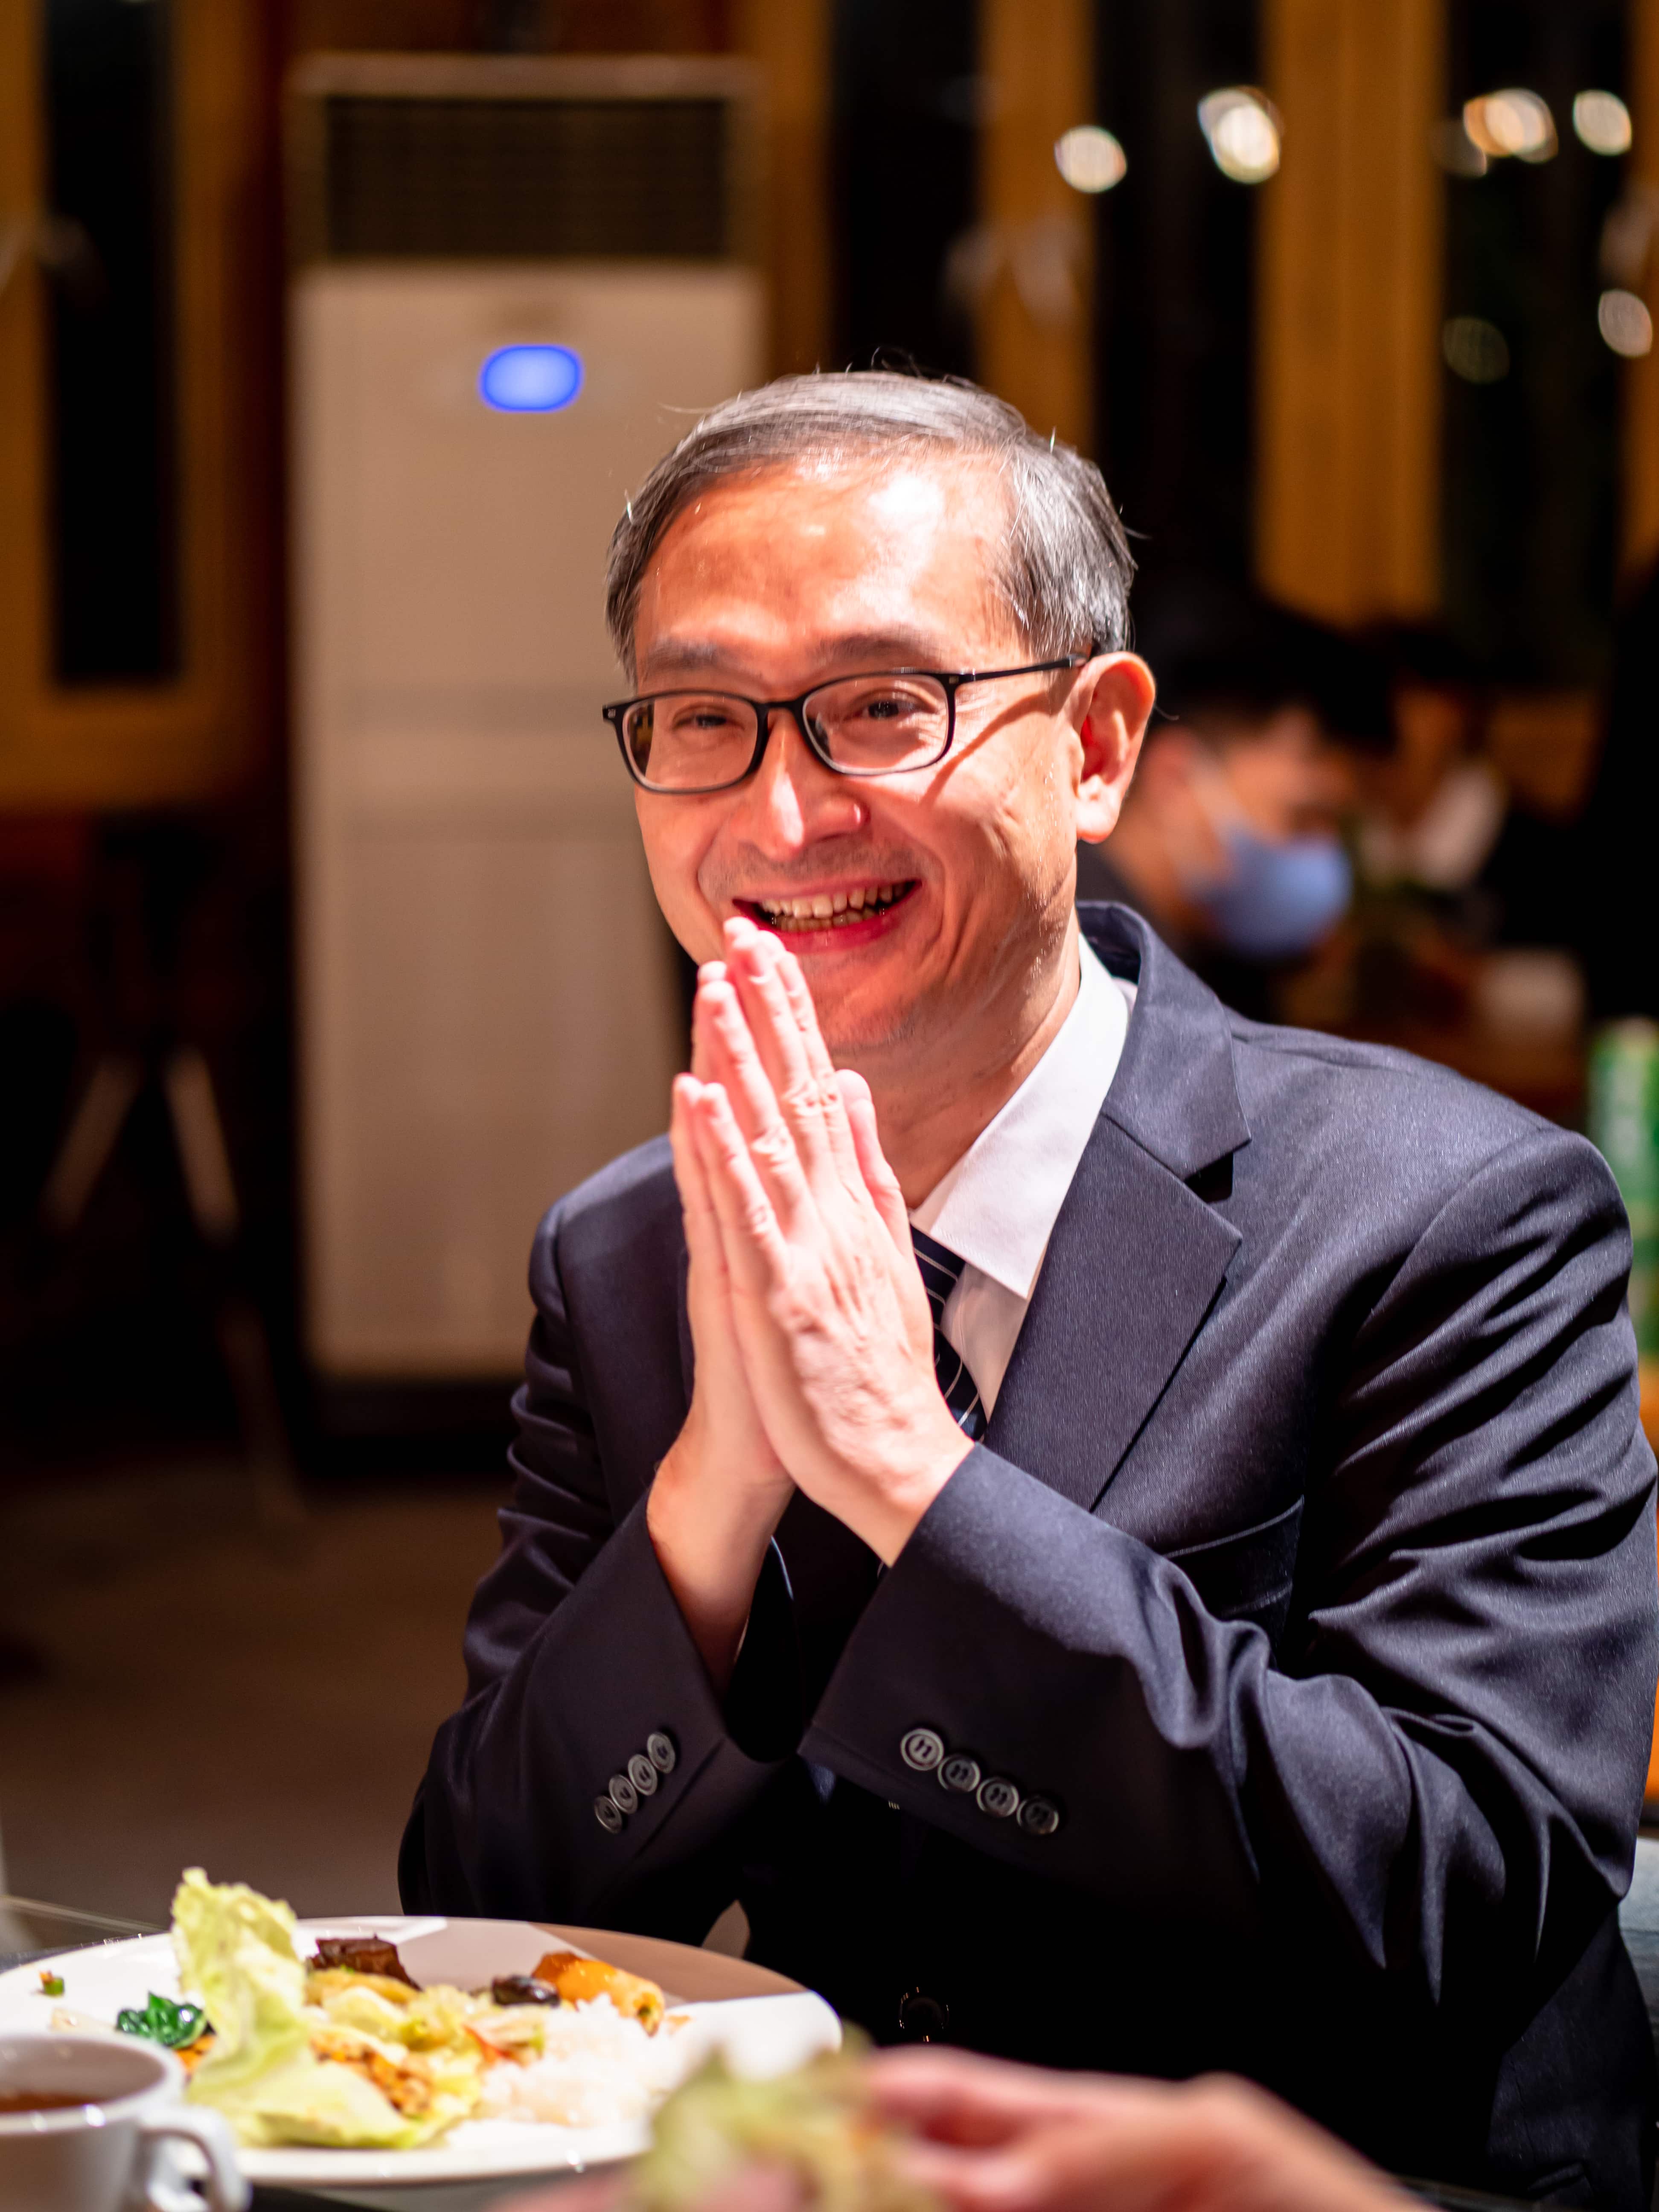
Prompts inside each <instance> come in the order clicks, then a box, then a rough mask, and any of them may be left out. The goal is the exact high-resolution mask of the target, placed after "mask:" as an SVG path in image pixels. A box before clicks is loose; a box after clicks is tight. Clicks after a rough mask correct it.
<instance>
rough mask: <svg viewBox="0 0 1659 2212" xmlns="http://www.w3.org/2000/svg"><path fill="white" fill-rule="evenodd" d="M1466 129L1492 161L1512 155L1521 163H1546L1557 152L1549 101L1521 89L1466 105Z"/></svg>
mask: <svg viewBox="0 0 1659 2212" xmlns="http://www.w3.org/2000/svg"><path fill="white" fill-rule="evenodd" d="M1463 128H1464V129H1465V130H1466V131H1468V134H1469V137H1471V138H1472V139H1473V140H1474V143H1475V144H1476V145H1477V146H1478V147H1479V148H1480V150H1481V152H1482V153H1483V154H1485V155H1488V156H1489V157H1491V158H1492V159H1493V160H1501V159H1503V158H1504V157H1505V156H1507V155H1515V156H1516V159H1517V160H1519V161H1548V160H1549V159H1550V157H1551V155H1553V154H1554V152H1555V151H1556V146H1557V140H1556V135H1555V118H1554V117H1553V115H1552V114H1551V113H1550V110H1549V103H1548V101H1547V100H1541V98H1540V97H1539V95H1538V94H1536V93H1535V92H1528V91H1526V90H1525V89H1524V88H1522V86H1519V85H1511V86H1510V87H1509V88H1507V89H1506V90H1504V91H1503V92H1487V93H1483V94H1481V95H1480V98H1479V99H1478V100H1467V101H1465V103H1464V106H1463Z"/></svg>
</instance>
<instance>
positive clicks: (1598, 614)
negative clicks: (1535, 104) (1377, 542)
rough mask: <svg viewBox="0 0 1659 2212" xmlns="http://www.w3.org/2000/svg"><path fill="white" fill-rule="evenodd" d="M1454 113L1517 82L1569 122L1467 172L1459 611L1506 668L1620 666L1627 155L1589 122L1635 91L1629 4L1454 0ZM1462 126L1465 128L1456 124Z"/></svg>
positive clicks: (1458, 451)
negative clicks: (1615, 343)
mask: <svg viewBox="0 0 1659 2212" xmlns="http://www.w3.org/2000/svg"><path fill="white" fill-rule="evenodd" d="M1447 29H1448V48H1449V51H1448V79H1447V86H1446V115H1447V117H1448V118H1455V117H1457V116H1458V115H1460V114H1461V113H1462V109H1463V105H1464V102H1465V101H1467V100H1474V99H1480V98H1483V97H1484V96H1485V95H1486V94H1491V93H1493V92H1497V91H1500V90H1505V89H1508V88H1516V90H1518V91H1519V92H1522V93H1524V94H1528V95H1530V96H1531V98H1532V99H1533V100H1542V101H1543V102H1544V103H1546V105H1547V109H1548V116H1549V118H1553V150H1552V149H1551V148H1550V145H1549V142H1548V141H1546V144H1545V146H1544V147H1543V148H1541V149H1538V154H1537V155H1535V156H1534V158H1532V159H1524V158H1520V157H1516V156H1508V157H1504V158H1498V159H1490V160H1487V161H1486V163H1485V165H1484V171H1483V172H1482V173H1475V172H1477V171H1481V161H1480V155H1478V154H1475V155H1474V158H1473V159H1472V160H1471V159H1468V158H1467V157H1466V159H1465V162H1464V164H1463V166H1464V167H1465V168H1466V169H1467V170H1468V172H1469V173H1464V174H1458V173H1450V174H1449V175H1448V176H1447V177H1446V179H1445V182H1444V191H1445V199H1446V291H1445V301H1444V318H1445V319H1444V325H1443V331H1442V333H1441V343H1442V352H1443V358H1444V362H1445V367H1444V370H1443V382H1442V391H1443V397H1444V403H1445V422H1444V436H1443V446H1442V451H1443V463H1442V469H1443V479H1442V556H1443V569H1444V580H1445V605H1446V618H1447V621H1448V623H1449V627H1450V628H1451V629H1452V630H1453V632H1454V633H1455V635H1456V637H1457V639H1458V641H1459V642H1460V643H1461V644H1462V646H1463V647H1465V648H1466V649H1467V651H1468V653H1470V654H1471V655H1472V656H1473V658H1474V660H1475V662H1476V664H1477V665H1478V666H1480V668H1481V669H1482V671H1485V672H1486V673H1487V674H1488V675H1490V676H1492V677H1493V678H1498V679H1500V680H1507V681H1510V682H1522V683H1541V684H1569V685H1571V684H1593V683H1595V682H1597V681H1599V680H1600V679H1601V677H1602V676H1603V675H1604V674H1605V672H1606V667H1607V658H1608V654H1609V652H1610V648H1611V638H1612V617H1613V584H1614V556H1615V550H1616V547H1617V544H1618V471H1619V418H1620V404H1619V403H1620V361H1619V357H1618V356H1617V355H1616V354H1614V353H1613V351H1612V349H1610V348H1609V347H1608V346H1607V343H1605V341H1604V340H1603V338H1602V336H1601V331H1600V329H1599V328H1598V326H1597V319H1596V316H1597V303H1598V299H1599V296H1600V295H1601V290H1602V289H1603V287H1604V286H1605V285H1606V284H1607V283H1608V282H1609V281H1610V278H1609V276H1608V275H1607V272H1606V270H1605V269H1604V267H1603V262H1602V240H1603V235H1604V227H1605V225H1606V222H1607V216H1608V212H1609V210H1611V209H1612V207H1613V204H1614V203H1615V202H1616V201H1617V200H1618V198H1619V197H1620V192H1621V191H1623V190H1624V188H1625V185H1626V171H1627V170H1628V167H1629V163H1628V161H1621V160H1617V159H1609V158H1608V157H1607V156H1606V155H1597V154H1595V153H1593V152H1592V151H1591V150H1590V149H1589V147H1587V146H1586V145H1584V144H1583V142H1582V141H1581V140H1580V138H1579V137H1578V135H1577V132H1576V131H1575V130H1574V129H1573V126H1572V121H1571V116H1572V105H1573V100H1574V97H1575V95H1576V94H1578V93H1579V92H1581V91H1583V89H1584V88H1586V87H1595V88H1602V89H1605V90H1607V91H1610V92H1620V93H1622V92H1623V91H1624V90H1625V89H1626V85H1625V76H1626V58H1625V40H1626V25H1625V7H1624V0H1574V4H1573V5H1572V6H1571V7H1563V6H1561V5H1560V4H1559V0H1452V5H1451V7H1450V9H1449V13H1448V16H1447ZM1453 127H1454V128H1455V125H1454V126H1453Z"/></svg>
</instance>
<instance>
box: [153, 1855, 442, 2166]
mask: <svg viewBox="0 0 1659 2212" xmlns="http://www.w3.org/2000/svg"><path fill="white" fill-rule="evenodd" d="M173 1948H175V1950H176V1951H177V1953H178V1954H179V1980H180V1983H181V1984H182V1986H183V1987H184V1989H185V1990H187V1991H188V1992H190V1994H191V1996H194V1997H196V1998H198V1999H199V2000H200V2002H201V2005H202V2008H203V2010H204V2012H205V2013H206V2015H207V2017H208V2020H209V2021H210V2023H211V2025H212V2027H213V2030H214V2043H213V2047H212V2049H211V2050H210V2051H209V2052H208V2054H207V2056H206V2057H204V2059H203V2060H202V2062H201V2063H200V2064H199V2065H198V2066H197V2068H196V2069H195V2072H194V2073H193V2074H192V2075H191V2081H190V2085H189V2088H188V2090H187V2092H186V2094H187V2095H188V2097H189V2098H190V2100H191V2102H192V2103H194V2104H200V2105H208V2106H212V2107H213V2109H214V2110H216V2112H222V2113H223V2114H224V2116H225V2118H227V2119H228V2120H229V2122H230V2123H231V2125H232V2126H233V2127H234V2129H235V2130H236V2133H237V2135H238V2136H239V2137H240V2140H241V2141H242V2142H244V2143H247V2144H250V2145H258V2146H263V2145H266V2144H273V2143H315V2144H323V2145H327V2146H331V2147H341V2148H346V2147H349V2148H360V2147H361V2148H366V2149H404V2148H409V2147H410V2146H412V2145H414V2144H416V2143H421V2142H430V2141H431V2140H432V2139H433V2138H434V2137H435V2136H438V2135H441V2134H442V2132H443V2131H444V2130H446V2129H447V2128H448V2127H450V2126H451V2125H453V2123H454V2122H455V2121H456V2120H458V2119H461V2118H465V2116H466V2115H467V2114H468V2113H469V2112H471V2111H472V2110H473V2109H474V2108H475V2106H477V2100H478V2094H479V2087H480V2076H481V2073H482V2068H483V2061H482V2057H481V2056H480V2054H479V2052H478V2051H477V2046H476V2045H474V2044H473V2043H472V2042H471V2040H470V2039H459V2038H458V2039H455V2040H454V2041H453V2042H451V2043H446V2044H445V2045H443V2046H442V2048H441V2051H440V2052H438V2053H436V2054H433V2053H423V2054H421V2062H420V2063H419V2064H418V2065H416V2063H414V2062H415V2057H416V2054H415V2053H413V2052H412V2051H410V2050H408V2049H407V2048H406V2047H405V2046H404V2045H403V2044H402V2043H401V2042H398V2041H393V2040H392V2039H383V2038H382V2037H381V2036H380V2035H378V2034H374V2033H369V2032H368V2031H365V2030H363V2029H361V2028H356V2027H347V2026H345V2025H344V2024H338V2025H337V2024H336V2023H335V2022H333V2021H331V2019H330V2017H329V2015H328V2014H327V2012H326V2011H325V2010H323V2009H320V2008H314V2007H308V2006H307V2004H306V2002H305V1990H306V1962H305V1961H304V1960H302V1959H301V1957H300V1955H299V1953H298V1950H297V1948H296V1947H295V1919H294V1915H293V1913H292V1912H291V1911H289V1907H288V1906H287V1905H281V1904H276V1903H274V1902H273V1901H272V1900H271V1899H269V1898H264V1897H261V1896H260V1895H259V1894H258V1892H257V1891H256V1890H252V1889H248V1888H246V1887H245V1886H244V1885H243V1884H241V1883H240V1882H233V1883H225V1884H222V1885H218V1884H215V1883H212V1882H210V1881H208V1879H207V1877H206V1875H204V1874H203V1872H202V1871H201V1869H200V1868H199V1867H197V1868H191V1869H190V1871H189V1872H188V1873H187V1874H186V1875H185V1877H184V1879H183V1881H181V1882H180V1883H179V1891H178V1894H177V1895H176V1897H175V1898H174V1899H173ZM395 1986H396V1987H397V1988H398V1991H399V1994H400V1995H401V1996H404V1997H405V1998H407V1997H408V1996H409V1992H408V1991H407V1990H405V1989H404V1986H403V1984H395ZM433 1994H434V1993H433V1992H431V1991H422V1992H421V1993H420V1996H422V1997H423V1998H428V1997H430V1996H432V1995H433ZM453 1994H454V1995H455V1996H457V1997H459V1992H454V1993H453ZM358 1996H359V1998H360V1999H361V2000H362V2001H365V2002H374V2003H375V2004H377V2005H379V2006H380V2007H381V2008H382V2009H383V2010H384V2011H385V2012H386V2013H387V2014H392V2015H393V2016H394V2017H396V2014H395V2012H394V2008H392V2005H391V2004H390V2003H388V2002H387V2001H386V1999H384V1998H380V1997H375V1996H374V1994H373V1993H372V1992H370V1991H368V1990H362V1991H360V1992H358ZM410 2002H413V2000H411V2001H410ZM462 2002H465V2000H462ZM379 2017H380V2016H379V2015H378V2014H377V2015H376V2018H377V2022H378V2021H379ZM313 2031H314V2033H313ZM315 2045H320V2046H321V2048H320V2051H319V2049H318V2048H317V2047H315ZM463 2046H464V2047H463ZM377 2062H378V2063H377ZM386 2069H391V2074H390V2075H386ZM392 2076H395V2077H396V2078H397V2079H398V2081H400V2082H401V2081H404V2079H406V2080H407V2081H408V2082H409V2084H410V2087H409V2089H408V2090H407V2091H406V2092H404V2093H403V2094H402V2097H401V2101H400V2102H394V2101H393V2100H392V2098H390V2097H388V2096H387V2095H386V2092H385V2089H384V2088H383V2087H382V2086H381V2080H382V2078H392ZM404 2106H419V2110H418V2111H410V2110H406V2109H404Z"/></svg>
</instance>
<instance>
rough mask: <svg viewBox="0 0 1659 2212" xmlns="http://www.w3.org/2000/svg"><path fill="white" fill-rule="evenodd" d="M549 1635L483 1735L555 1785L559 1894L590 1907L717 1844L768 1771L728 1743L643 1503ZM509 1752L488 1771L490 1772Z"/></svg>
mask: <svg viewBox="0 0 1659 2212" xmlns="http://www.w3.org/2000/svg"><path fill="white" fill-rule="evenodd" d="M550 1626H551V1628H552V1631H553V1632H552V1633H551V1634H550V1636H549V1637H548V1638H547V1639H546V1641H545V1642H544V1644H543V1646H542V1648H541V1650H539V1651H538V1653H537V1654H536V1655H535V1656H534V1657H533V1658H532V1662H531V1667H530V1669H529V1674H528V1678H527V1679H526V1680H523V1681H522V1685H521V1694H520V1695H519V1696H517V1697H511V1698H509V1699H507V1700H505V1701H504V1702H503V1704H502V1705H501V1706H499V1707H498V1709H497V1710H496V1711H495V1712H494V1713H493V1714H491V1715H490V1716H489V1720H488V1722H487V1723H486V1724H485V1726H486V1729H487V1731H488V1732H489V1733H490V1734H495V1733H497V1732H498V1731H500V1730H504V1729H505V1730H514V1731H517V1732H518V1734H519V1735H520V1741H519V1742H518V1743H516V1744H514V1745H513V1746H511V1747H510V1750H511V1754H512V1763H513V1765H516V1766H517V1769H518V1771H519V1772H520V1774H522V1775H525V1776H529V1775H532V1774H535V1773H542V1774H550V1775H553V1776H556V1777H557V1778H558V1783H559V1794H560V1796H561V1797H562V1799H563V1801H564V1803H565V1807H566V1808H567V1809H566V1810H565V1812H564V1813H563V1815H562V1819H560V1820H559V1825H560V1826H564V1828H565V1830H566V1835H565V1838H564V1848H565V1850H566V1851H567V1852H568V1860H567V1864H568V1870H569V1875H570V1877H571V1881H570V1887H571V1889H572V1891H574V1893H575V1894H576V1895H578V1896H580V1897H581V1898H584V1899H597V1898H599V1897H602V1896H603V1895H604V1894H605V1893H606V1892H608V1891H610V1890H611V1889H613V1888H616V1887H620V1886H625V1884H626V1882H627V1881H628V1880H629V1878H631V1876H632V1875H633V1873H634V1872H635V1870H636V1869H643V1868H647V1867H653V1866H659V1865H666V1864H668V1863H671V1862H676V1861H679V1860H682V1859H684V1858H685V1857H688V1856H690V1854H691V1853H692V1852H694V1851H696V1850H699V1849H701V1848H702V1846H703V1845H704V1844H707V1843H708V1842H709V1841H711V1840H712V1839H714V1838H715V1837H717V1836H718V1835H719V1834H720V1832H721V1831H722V1830H723V1829H724V1828H726V1826H728V1825H729V1824H730V1822H731V1820H732V1819H733V1817H734V1816H735V1815H736V1814H737V1813H738V1812H739V1811H740V1810H741V1809H742V1808H743V1807H744V1805H746V1804H747V1803H748V1802H750V1800H751V1799H752V1798H753V1797H754V1796H756V1795H757V1793H758V1792H759V1790H761V1789H762V1788H763V1787H764V1785H765V1784H766V1782H767V1781H768V1779H769V1777H770V1774H771V1772H772V1771H773V1765H774V1762H772V1761H770V1760H768V1759H765V1758H751V1757H750V1755H749V1754H748V1753H746V1752H745V1751H744V1750H743V1749H741V1748H740V1747H739V1746H738V1742H737V1741H736V1740H735V1739H734V1737H733V1735H732V1730H731V1729H730V1727H729V1726H728V1724H727V1721H726V1715H725V1713H724V1712H723V1711H722V1709H721V1706H720V1701H719V1700H718V1699H716V1697H715V1695H714V1689H713V1686H712V1685H711V1684H710V1682H709V1680H708V1673H707V1671H706V1669H705V1668H704V1667H703V1664H702V1659H701V1657H700V1656H699V1655H698V1652H697V1650H696V1645H695V1644H693V1643H692V1641H691V1636H690V1631H689V1630H688V1629H687V1627H686V1625H685V1621H684V1616H683V1615H682V1614H681V1612H680V1609H679V1607H678V1603H677V1602H676V1601H675V1598H674V1595H673V1592H672V1591H671V1589H669V1587H668V1583H667V1581H666V1579H665V1577H664V1575H663V1571H662V1567H661V1565H660V1563H659V1560H658V1558H657V1554H656V1550H655V1547H653V1544H652V1541H651V1537H650V1533H649V1531H648V1529H647V1527H646V1519H645V1501H644V1499H643V1498H641V1501H640V1503H639V1504H637V1505H635V1508H634V1510H632V1511H631V1512H630V1513H629V1516H628V1517H627V1519H626V1520H624V1521H623V1523H622V1525H621V1526H620V1527H619V1528H617V1532H616V1534H614V1535H613V1536H612V1538H611V1541H610V1542H609V1543H607V1544H606V1545H605V1547H604V1549H603V1550H602V1551H601V1552H600V1553H599V1557H598V1558H597V1559H595V1560H594V1562H593V1564H592V1566H591V1567H590V1568H589V1569H588V1571H587V1572H586V1574H585V1575H584V1576H583V1577H582V1578H581V1580H580V1583H577V1585H576V1587H575V1589H573V1590H572V1591H571V1593H570V1595H569V1596H568V1598H567V1599H566V1600H565V1601H564V1603H563V1604H562V1606H561V1607H559V1609H558V1612H557V1613H556V1615H555V1616H554V1620H553V1621H552V1623H551V1624H550ZM759 1656H760V1655H759V1654H757V1659H758V1657H759ZM757 1733H758V1734H759V1735H764V1734H765V1730H764V1729H758V1730H757ZM532 1738H533V1739H534V1741H531V1739H532ZM791 1748H793V1746H791ZM504 1749H507V1747H501V1746H499V1745H498V1747H497V1754H496V1756H495V1757H494V1758H492V1759H490V1760H489V1765H491V1766H492V1767H493V1768H494V1769H495V1771H497V1772H500V1771H501V1767H502V1760H501V1751H502V1750H504ZM780 1755H781V1754H780ZM557 1817H558V1816H556V1818H557ZM526 1825H529V1826H532V1827H533V1826H535V1825H536V1823H535V1821H534V1818H533V1814H532V1817H531V1819H530V1820H529V1821H528V1822H527V1824H526Z"/></svg>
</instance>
